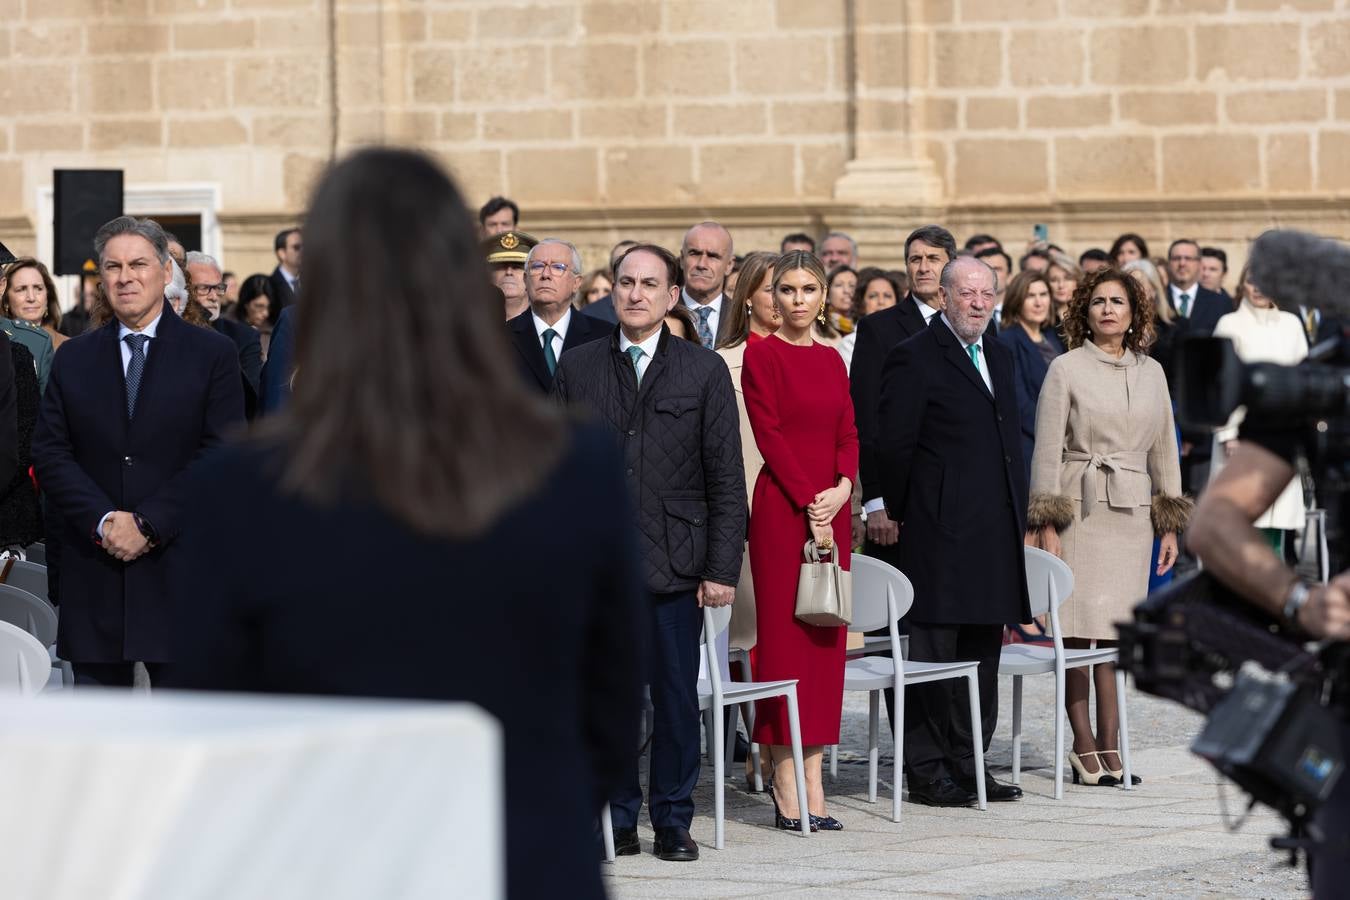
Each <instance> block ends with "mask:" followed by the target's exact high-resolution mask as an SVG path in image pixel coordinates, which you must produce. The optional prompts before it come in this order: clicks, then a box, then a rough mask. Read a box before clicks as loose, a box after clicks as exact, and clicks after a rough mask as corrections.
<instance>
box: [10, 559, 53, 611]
mask: <svg viewBox="0 0 1350 900" xmlns="http://www.w3.org/2000/svg"><path fill="white" fill-rule="evenodd" d="M5 584H9V585H13V586H14V587H16V588H19V589H21V590H25V591H27V592H28V593H30V594H32V595H33V596H34V597H38V598H40V599H41V600H42V601H43V602H45V603H51V599H50V598H49V597H48V596H47V567H46V566H44V565H42V564H41V563H36V562H32V561H31V560H24V559H16V560H14V565H13V566H11V567H10V570H9V576H8V577H7V578H6V579H5Z"/></svg>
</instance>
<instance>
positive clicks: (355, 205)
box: [271, 148, 565, 538]
mask: <svg viewBox="0 0 1350 900" xmlns="http://www.w3.org/2000/svg"><path fill="white" fill-rule="evenodd" d="M305 221H306V223H307V225H306V228H305V255H304V261H303V264H302V270H301V278H302V280H303V281H304V284H305V290H304V291H303V292H301V295H300V297H299V299H298V301H297V303H298V309H297V323H296V341H295V362H296V376H295V385H294V388H295V390H294V400H293V402H292V403H291V406H290V408H289V411H288V413H287V414H285V415H283V416H281V417H279V418H278V420H277V422H276V424H275V425H274V426H272V429H271V433H272V434H274V435H275V436H277V437H280V438H281V439H282V440H284V442H285V444H286V445H288V448H289V450H290V453H289V455H288V458H287V462H286V464H285V469H284V472H283V476H282V484H283V487H285V488H287V489H290V490H294V491H296V492H298V493H299V494H300V495H302V496H304V497H306V498H307V499H309V500H310V501H311V502H315V503H319V504H326V503H329V502H332V501H335V500H337V499H339V498H342V497H346V496H350V494H349V493H348V492H349V491H351V490H354V489H353V488H352V487H351V486H352V485H363V486H364V487H362V488H361V489H360V490H362V491H363V492H366V493H368V495H369V497H370V499H372V500H373V501H374V502H375V503H376V504H378V505H379V506H380V507H382V508H383V509H385V510H387V511H388V512H389V513H390V514H391V515H393V516H394V517H395V518H397V519H399V520H400V521H401V522H403V523H404V524H405V525H407V526H408V527H410V528H412V529H414V530H416V531H419V532H422V533H425V534H431V535H437V536H443V537H451V538H455V537H463V536H467V535H472V534H477V533H481V532H482V531H483V530H485V529H486V528H488V527H489V526H490V525H491V524H492V523H493V522H494V521H496V520H497V518H498V517H499V516H500V515H501V514H502V513H503V511H505V510H507V509H509V508H510V507H512V506H513V505H515V504H516V503H517V502H518V501H520V500H521V499H522V498H523V497H525V496H527V495H529V494H530V493H531V492H532V491H534V490H535V489H536V488H537V487H538V486H539V485H540V483H541V482H542V481H543V480H544V479H545V478H546V477H548V475H549V473H550V472H551V471H552V468H553V463H554V462H555V461H556V460H557V459H558V457H559V456H560V455H561V453H562V450H563V443H564V440H565V426H564V419H563V413H562V411H561V410H559V409H557V408H555V407H554V406H552V405H551V404H549V403H548V402H547V401H546V400H545V399H544V398H543V397H541V396H538V395H537V394H535V393H534V392H532V391H530V390H529V389H528V388H527V386H526V385H525V384H524V382H523V381H522V379H521V378H520V374H519V372H518V371H517V370H516V369H515V367H514V366H512V364H511V349H510V347H509V346H508V344H507V337H506V332H505V331H504V330H503V329H502V323H501V303H500V302H493V301H492V299H491V297H490V293H489V291H488V287H489V285H488V273H487V268H486V265H485V264H484V262H483V257H482V253H481V252H480V251H479V249H478V239H477V233H476V227H475V222H474V219H473V215H472V213H471V212H470V211H469V210H468V209H467V208H465V205H464V200H463V198H462V197H461V195H460V194H459V192H458V191H457V190H456V189H455V187H454V185H452V184H451V182H450V179H449V178H447V177H446V175H445V174H444V173H443V172H442V171H441V170H440V169H439V168H438V167H437V166H436V164H435V163H433V162H432V161H431V160H429V159H428V158H426V157H425V156H422V155H421V154H419V153H414V152H412V151H408V150H395V149H387V148H372V149H367V150H361V151H359V152H357V153H354V154H353V155H352V156H350V157H348V158H347V159H346V160H344V161H342V162H340V163H338V164H337V165H335V166H334V167H333V168H332V169H330V170H329V172H328V174H327V175H325V176H324V178H323V180H322V181H321V182H320V183H319V186H318V187H317V189H316V191H315V194H314V198H313V202H312V204H311V207H310V212H309V215H308V216H307V217H306V219H305ZM363 321H365V322H369V321H375V322H378V323H380V325H379V333H378V334H372V333H371V332H370V331H368V330H365V329H361V328H358V327H355V323H358V322H363Z"/></svg>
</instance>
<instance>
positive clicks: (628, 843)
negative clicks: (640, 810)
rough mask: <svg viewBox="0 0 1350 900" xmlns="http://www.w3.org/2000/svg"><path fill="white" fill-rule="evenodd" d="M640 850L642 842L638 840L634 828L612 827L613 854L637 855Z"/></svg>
mask: <svg viewBox="0 0 1350 900" xmlns="http://www.w3.org/2000/svg"><path fill="white" fill-rule="evenodd" d="M641 852H642V844H641V843H640V842H639V841H638V836H637V829H636V828H615V829H614V855H615V856H637V855H638V854H639V853H641Z"/></svg>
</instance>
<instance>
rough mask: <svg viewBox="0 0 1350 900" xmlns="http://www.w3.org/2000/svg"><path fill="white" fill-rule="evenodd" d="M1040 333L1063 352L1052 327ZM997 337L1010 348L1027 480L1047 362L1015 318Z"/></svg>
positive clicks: (1034, 443)
mask: <svg viewBox="0 0 1350 900" xmlns="http://www.w3.org/2000/svg"><path fill="white" fill-rule="evenodd" d="M1041 337H1043V338H1044V339H1045V340H1047V341H1049V342H1050V346H1052V347H1054V348H1055V353H1056V354H1057V355H1058V354H1060V353H1063V352H1064V344H1062V343H1061V342H1060V340H1059V335H1057V334H1055V332H1054V329H1051V328H1047V329H1045V330H1044V331H1042V332H1041ZM998 339H999V340H1000V341H1002V342H1003V345H1004V346H1005V347H1007V348H1008V349H1009V350H1011V351H1012V356H1013V372H1014V377H1015V379H1016V384H1017V414H1018V418H1019V421H1020V423H1021V427H1022V464H1023V466H1024V467H1025V469H1026V474H1027V483H1028V484H1029V483H1030V482H1031V453H1032V451H1033V450H1035V449H1036V402H1037V401H1038V400H1039V399H1040V396H1041V385H1043V384H1045V373H1046V372H1048V371H1050V364H1049V363H1047V362H1046V361H1045V357H1043V356H1041V348H1040V345H1038V344H1037V343H1036V342H1035V341H1033V340H1032V339H1031V335H1029V334H1027V331H1026V329H1025V328H1023V327H1022V326H1021V325H1019V324H1017V323H1015V322H1014V323H1013V324H1012V325H1009V326H1008V327H1007V328H1005V329H1003V330H1002V331H1000V332H999V333H998ZM985 340H988V337H986V338H985ZM1024 502H1025V500H1024Z"/></svg>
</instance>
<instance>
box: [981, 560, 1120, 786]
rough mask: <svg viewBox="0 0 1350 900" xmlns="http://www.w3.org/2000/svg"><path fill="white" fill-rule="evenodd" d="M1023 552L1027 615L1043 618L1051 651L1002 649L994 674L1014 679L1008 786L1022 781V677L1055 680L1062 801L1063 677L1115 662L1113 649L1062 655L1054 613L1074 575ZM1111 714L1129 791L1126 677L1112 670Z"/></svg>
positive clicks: (1033, 646) (1032, 647)
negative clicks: (1117, 717)
mask: <svg viewBox="0 0 1350 900" xmlns="http://www.w3.org/2000/svg"><path fill="white" fill-rule="evenodd" d="M1023 549H1024V550H1025V553H1026V567H1027V593H1028V594H1029V595H1030V599H1031V614H1032V616H1045V615H1048V616H1049V619H1050V636H1051V638H1052V640H1053V646H1050V647H1047V646H1044V645H1042V644H1007V645H1005V646H1004V647H1003V655H1002V657H1001V658H1000V660H999V666H998V673H999V674H1000V675H1011V676H1012V680H1013V715H1012V730H1013V735H1012V747H1013V752H1012V758H1013V764H1012V783H1013V784H1019V783H1020V782H1021V777H1022V679H1023V677H1025V676H1027V675H1051V674H1053V675H1054V676H1055V799H1056V800H1062V799H1064V721H1065V719H1066V718H1067V717H1068V713H1067V711H1066V710H1065V708H1064V690H1065V681H1066V678H1065V672H1066V671H1067V670H1068V669H1078V668H1083V667H1086V666H1096V665H1101V664H1103V663H1114V662H1116V661H1117V651H1116V649H1115V648H1114V647H1099V648H1092V649H1086V650H1065V649H1064V641H1063V639H1061V637H1060V629H1059V608H1060V606H1061V605H1063V603H1064V601H1065V600H1067V599H1068V598H1069V595H1070V594H1072V593H1073V572H1072V571H1070V569H1069V567H1068V565H1067V564H1066V563H1065V562H1064V561H1063V560H1062V559H1060V558H1059V557H1057V556H1055V555H1054V554H1052V553H1047V552H1045V551H1044V550H1039V549H1037V548H1036V547H1026V548H1023ZM1116 709H1117V711H1118V712H1119V714H1120V759H1121V762H1122V763H1124V766H1125V773H1124V779H1125V789H1126V790H1130V789H1131V788H1132V787H1133V785H1131V783H1130V782H1131V774H1130V732H1129V720H1128V719H1127V717H1126V714H1125V672H1124V671H1123V670H1122V669H1121V668H1120V667H1119V666H1117V667H1116Z"/></svg>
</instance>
